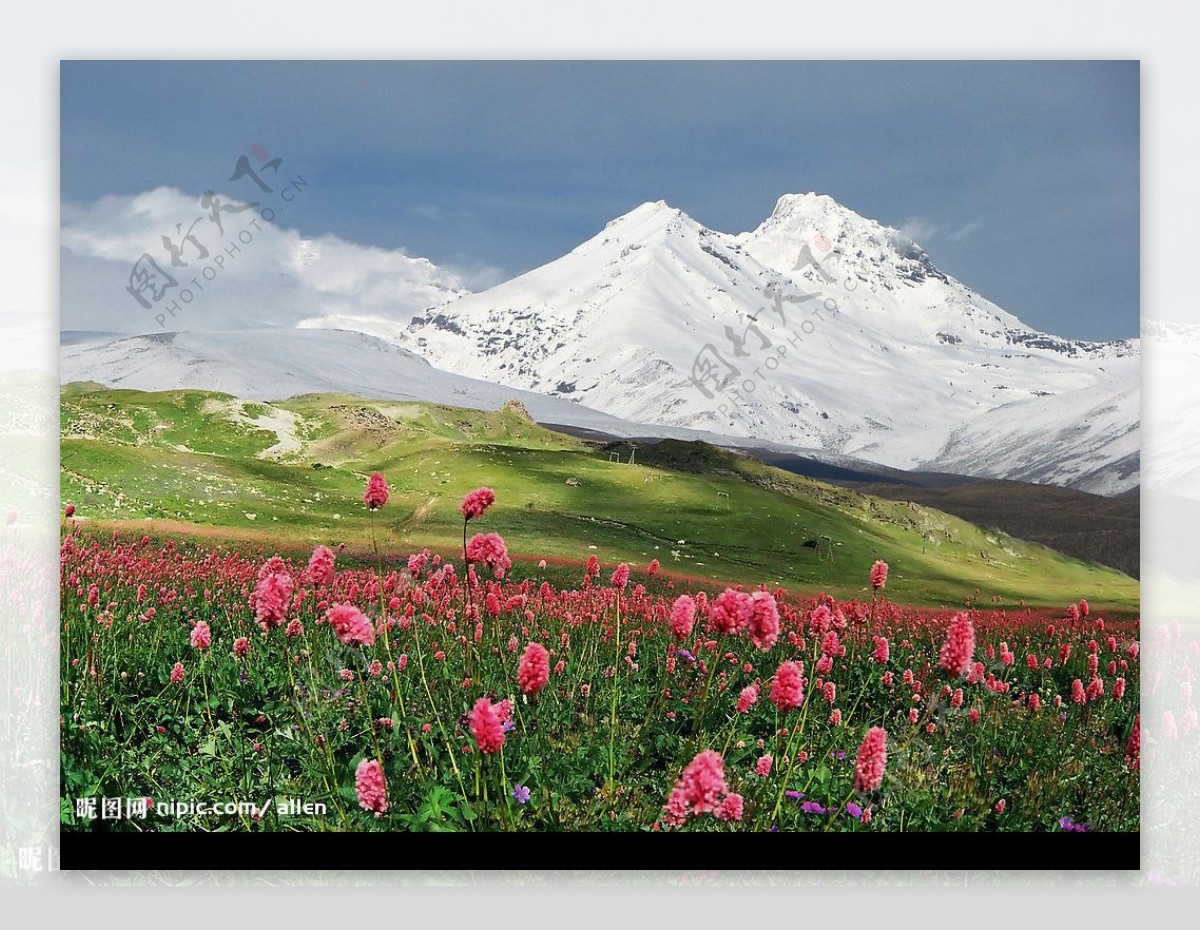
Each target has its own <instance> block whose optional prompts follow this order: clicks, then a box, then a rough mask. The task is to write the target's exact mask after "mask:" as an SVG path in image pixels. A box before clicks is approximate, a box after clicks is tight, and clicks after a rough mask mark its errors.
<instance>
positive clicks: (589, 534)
mask: <svg viewBox="0 0 1200 930" xmlns="http://www.w3.org/2000/svg"><path fill="white" fill-rule="evenodd" d="M62 437H63V438H62V495H63V500H64V502H68V501H69V502H73V503H75V504H76V506H77V507H78V508H79V511H78V512H79V516H81V517H84V518H87V519H90V520H94V521H97V522H99V523H102V524H104V525H107V524H108V523H109V522H111V521H117V522H125V521H139V522H138V524H137V525H138V526H145V525H147V521H146V518H150V522H149V524H148V525H149V526H151V527H153V528H156V529H158V530H160V531H165V530H172V531H184V530H186V531H188V532H197V533H202V534H204V535H208V536H212V537H216V538H221V539H225V540H230V541H238V540H247V541H251V540H253V541H259V542H266V543H268V544H274V545H280V546H283V545H291V546H294V547H305V546H309V545H312V544H315V543H334V544H336V543H339V542H345V543H346V544H347V545H348V546H350V547H352V548H358V549H365V548H366V547H368V546H369V545H370V538H371V537H370V527H371V525H370V521H369V519H368V514H367V512H366V510H365V508H364V507H363V505H362V493H363V489H364V486H365V482H366V479H367V477H368V475H369V474H370V473H371V472H372V471H380V472H382V473H383V474H384V475H385V476H386V477H387V479H388V482H389V484H390V485H391V488H392V497H391V500H390V501H389V503H388V505H387V507H386V508H384V509H383V510H382V511H381V512H379V514H378V515H377V519H376V530H377V532H378V533H379V538H380V543H381V544H382V545H383V546H385V547H386V548H387V550H388V551H389V552H392V553H395V554H407V553H408V552H410V551H412V550H414V549H419V548H420V547H422V546H426V545H428V546H430V547H431V548H434V549H437V550H440V551H443V552H446V553H448V554H452V553H454V552H455V551H456V550H457V547H458V546H459V545H460V544H461V538H462V521H461V517H460V516H459V514H458V509H457V507H458V502H459V500H460V499H461V497H462V495H463V494H464V493H466V492H467V491H469V490H471V489H472V488H474V487H478V486H480V485H487V486H489V487H491V488H493V489H495V491H496V497H497V503H496V505H495V507H494V508H493V509H492V510H490V511H489V512H488V515H487V517H486V519H485V520H484V521H483V522H482V523H481V524H480V526H479V528H480V529H481V530H482V529H487V530H495V531H497V532H500V533H501V534H502V535H503V536H504V537H505V540H506V541H507V543H508V545H509V548H510V550H511V551H512V552H513V553H514V555H517V556H525V557H528V558H532V559H538V558H542V557H546V558H553V557H562V558H569V559H585V558H586V557H587V556H588V555H590V554H593V553H595V554H596V555H598V556H599V557H600V558H601V560H602V561H603V562H605V563H606V564H611V563H614V562H617V561H630V562H634V563H637V564H641V565H644V564H645V563H647V562H649V561H650V560H651V559H653V558H658V559H659V560H660V561H661V563H662V566H663V568H664V570H666V571H668V572H677V573H680V574H686V575H690V576H694V577H698V578H704V579H714V580H717V581H729V582H741V583H745V584H755V583H758V582H766V583H768V584H781V585H783V586H786V587H793V588H811V589H814V590H816V589H820V590H825V591H829V592H831V593H836V594H839V595H842V596H853V595H856V594H861V593H863V592H864V590H865V585H866V573H867V569H868V568H869V567H870V565H871V563H872V562H873V561H874V560H875V559H877V558H881V559H885V560H886V561H887V562H889V563H890V565H891V568H892V572H891V575H890V578H889V583H888V592H889V594H890V595H891V596H892V597H893V598H894V599H896V600H901V601H907V602H911V603H923V604H941V603H946V604H957V603H961V601H962V599H963V597H964V596H966V595H970V594H973V593H974V592H975V591H976V589H978V591H979V598H980V602H981V603H987V602H989V599H990V598H991V597H992V596H995V595H998V596H1001V597H1003V598H1004V601H1005V603H1008V604H1013V603H1016V602H1017V601H1018V600H1019V599H1024V601H1025V602H1026V603H1028V604H1044V605H1049V606H1061V605H1063V604H1065V603H1067V602H1068V601H1070V600H1073V599H1077V598H1078V597H1080V596H1086V597H1087V598H1088V599H1089V600H1091V601H1092V602H1093V603H1096V604H1098V605H1106V606H1107V607H1109V609H1119V610H1123V611H1136V609H1137V599H1138V587H1137V583H1136V582H1135V581H1133V580H1132V579H1131V578H1129V577H1128V576H1126V575H1123V574H1120V573H1119V572H1116V571H1113V570H1111V569H1108V568H1105V567H1102V566H1099V565H1096V564H1093V563H1089V562H1084V561H1080V560H1078V559H1073V558H1068V557H1065V556H1062V555H1059V554H1058V553H1055V552H1052V551H1051V550H1049V549H1046V548H1044V547H1042V546H1039V545H1036V544H1031V543H1026V542H1021V541H1017V540H1014V539H1012V538H1010V537H1008V536H1006V535H1004V534H1003V533H1000V532H998V531H987V530H982V529H979V528H977V527H975V526H972V525H971V524H968V523H966V522H964V521H962V520H960V519H958V518H956V517H952V516H949V515H947V514H944V513H941V512H939V511H936V510H932V509H929V508H927V507H923V506H920V505H917V504H911V503H903V502H894V501H886V500H881V499H879V498H874V497H868V496H866V495H862V494H858V493H856V492H854V491H851V490H848V489H846V488H839V487H833V486H830V485H825V484H821V483H820V482H817V481H813V480H811V479H807V478H802V477H799V476H796V475H793V474H789V473H787V472H784V471H780V470H778V469H774V468H771V467H769V466H766V465H763V464H761V463H760V462H757V461H755V460H752V459H747V458H745V457H741V456H737V455H734V454H733V453H729V452H726V451H724V450H720V449H714V448H712V447H710V446H705V445H703V444H699V443H682V442H669V441H667V442H662V443H657V444H655V445H653V446H649V445H647V446H644V447H639V448H638V449H637V450H636V460H635V461H636V463H635V464H629V462H628V459H629V454H628V453H629V451H630V450H629V448H627V447H620V448H618V447H612V448H609V447H606V446H603V445H595V444H589V443H587V442H584V441H582V440H578V439H574V438H571V437H569V436H565V435H562V434H559V433H554V432H551V431H549V430H546V429H543V428H542V427H540V426H538V425H537V424H536V423H534V422H533V421H532V420H530V419H529V417H528V415H527V414H526V413H525V411H524V410H523V409H521V408H520V407H519V405H518V406H509V407H506V408H504V409H502V410H499V411H494V412H490V413H479V412H477V411H468V410H461V409H457V408H453V407H445V406H438V405H433V404H416V403H396V402H384V401H369V400H363V399H361V398H357V397H349V396H337V395H319V396H317V395H310V396H304V397H298V398H293V399H291V400H288V401H283V402H280V403H277V404H261V403H248V402H242V401H239V400H237V399H235V398H232V397H229V396H228V395H223V394H215V393H210V392H204V391H173V392H164V393H143V392H137V391H123V390H107V389H103V388H100V387H98V386H96V385H90V384H88V385H84V384H75V385H68V386H67V387H65V388H64V389H63V394H62ZM613 453H615V454H613ZM610 458H612V459H619V461H610Z"/></svg>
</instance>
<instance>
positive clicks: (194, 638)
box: [188, 620, 212, 649]
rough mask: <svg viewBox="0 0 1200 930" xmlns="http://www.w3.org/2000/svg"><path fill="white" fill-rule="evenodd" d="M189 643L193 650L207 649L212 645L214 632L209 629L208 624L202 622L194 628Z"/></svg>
mask: <svg viewBox="0 0 1200 930" xmlns="http://www.w3.org/2000/svg"><path fill="white" fill-rule="evenodd" d="M188 641H189V642H190V643H191V644H192V648H193V649H207V648H208V647H209V646H211V645H212V631H211V630H210V629H209V628H208V624H207V623H205V622H204V621H203V620H201V621H200V622H199V623H197V624H196V625H195V626H194V627H192V633H191V636H189V637H188Z"/></svg>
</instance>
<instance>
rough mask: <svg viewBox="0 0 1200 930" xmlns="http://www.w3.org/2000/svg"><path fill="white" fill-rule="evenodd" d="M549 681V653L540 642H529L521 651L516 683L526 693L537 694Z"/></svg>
mask: <svg viewBox="0 0 1200 930" xmlns="http://www.w3.org/2000/svg"><path fill="white" fill-rule="evenodd" d="M549 681H550V654H549V653H548V652H546V647H545V646H543V645H541V643H530V644H529V645H528V646H526V647H525V651H524V652H523V653H521V661H520V663H519V665H518V666H517V685H518V686H520V688H521V690H522V691H524V692H525V693H526V694H537V692H539V691H541V690H542V688H544V687H546V683H547V682H549Z"/></svg>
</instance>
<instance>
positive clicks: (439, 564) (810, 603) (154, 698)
mask: <svg viewBox="0 0 1200 930" xmlns="http://www.w3.org/2000/svg"><path fill="white" fill-rule="evenodd" d="M388 497H389V488H388V484H387V481H386V480H385V478H384V476H382V475H378V474H377V475H374V476H372V478H371V481H370V483H369V484H368V486H367V488H366V493H365V494H364V496H363V499H362V506H364V507H365V508H367V510H369V511H370V514H371V515H372V516H374V515H375V513H376V512H377V511H379V510H381V509H383V508H386V507H387V505H388ZM494 501H495V495H494V494H493V492H492V491H490V490H489V489H487V488H479V489H477V490H475V491H472V492H471V493H470V494H468V495H466V497H465V498H463V500H462V503H461V507H460V514H461V516H462V525H463V545H462V548H461V550H459V551H458V552H457V553H456V555H455V557H453V558H447V557H444V556H441V555H438V554H434V553H431V552H429V551H428V550H423V551H420V552H415V553H408V552H403V553H401V552H387V551H382V550H381V549H380V548H379V547H378V546H376V549H375V554H374V557H373V558H368V559H366V560H363V559H357V558H352V557H351V556H350V555H349V554H344V553H342V552H340V551H338V550H337V549H336V548H330V547H328V546H324V545H320V546H317V547H316V548H315V549H314V550H313V551H312V553H311V556H309V557H307V558H301V559H287V558H282V557H280V556H278V555H258V554H255V553H250V552H246V551H226V550H222V549H220V548H218V547H216V546H210V545H204V544H201V543H192V542H189V543H185V544H180V543H177V542H174V541H171V540H152V539H150V538H149V537H146V536H137V535H129V534H119V533H114V534H112V535H107V534H104V535H101V534H97V533H94V532H90V531H88V530H86V529H84V528H83V526H82V525H81V524H79V523H78V522H77V520H76V519H75V516H74V514H73V513H72V514H68V515H67V519H66V520H65V530H64V535H63V538H62V545H61V585H62V612H61V617H62V631H61V713H62V781H63V786H62V794H63V829H64V830H86V829H91V828H93V827H94V825H95V823H97V822H98V821H91V820H88V819H86V818H84V817H82V816H80V814H79V812H78V811H77V810H76V809H75V807H74V805H73V802H72V799H74V798H78V797H89V796H91V797H105V798H123V799H126V801H127V803H128V804H129V806H130V807H133V808H135V809H136V810H137V811H138V814H137V816H134V817H123V818H120V819H113V820H111V821H109V822H108V823H107V824H106V826H107V827H108V828H109V829H118V830H119V829H140V830H183V831H191V830H304V831H315V830H348V831H367V830H382V831H451V830H461V831H501V830H520V831H556V830H562V831H598V830H613V831H650V832H655V831H680V830H689V831H690V830H696V831H744V830H753V831H771V830H779V831H863V832H869V831H889V832H890V831H931V830H959V831H1070V832H1083V831H1089V830H1095V831H1133V830H1137V829H1138V825H1139V821H1138V817H1139V812H1138V803H1137V799H1138V789H1139V784H1138V782H1139V754H1140V730H1139V727H1140V718H1139V703H1138V702H1139V691H1138V680H1139V624H1138V621H1136V620H1130V619H1107V620H1106V619H1104V618H1102V617H1100V616H1097V615H1096V612H1095V611H1092V610H1090V609H1089V607H1088V605H1087V602H1086V601H1085V600H1081V601H1079V602H1078V603H1072V604H1070V605H1068V606H1065V608H1064V610H1062V611H1046V610H1036V611H1035V610H1031V609H1022V610H1019V611H1018V610H1015V609H1009V610H1002V609H999V608H998V607H995V606H993V607H990V608H989V607H987V606H981V605H979V604H978V603H976V602H975V600H974V598H973V597H967V598H966V600H965V601H964V602H963V603H960V604H959V605H958V606H957V607H956V608H954V609H933V608H927V607H920V608H917V607H909V606H902V605H899V604H896V603H893V602H892V601H890V600H889V599H888V596H887V595H888V587H887V584H888V581H887V577H888V566H887V565H886V564H885V563H884V562H882V561H878V562H876V563H875V564H874V565H870V564H865V565H863V566H862V574H863V581H864V583H865V584H869V591H870V592H871V594H870V595H869V596H868V597H864V598H861V599H853V600H847V599H835V598H833V597H831V596H827V595H813V594H799V593H796V592H791V591H786V590H784V589H781V588H774V589H766V588H763V587H762V586H759V585H757V584H754V583H753V582H752V581H750V580H748V581H747V583H746V584H745V585H743V586H734V587H727V586H725V585H724V584H718V585H714V584H713V583H712V582H710V581H699V580H696V581H693V580H692V579H689V578H687V577H685V576H681V575H671V574H669V573H668V572H666V571H663V570H662V569H661V568H660V566H659V563H658V561H657V560H655V561H652V562H650V563H649V564H646V565H631V564H628V563H618V564H601V563H600V561H599V559H598V558H597V557H596V556H595V555H593V556H591V557H586V553H584V556H585V557H581V558H580V560H579V561H578V562H577V563H569V564H565V565H564V564H563V560H561V559H560V560H556V561H555V564H554V565H547V562H546V561H545V560H542V561H539V562H534V561H533V560H527V559H515V558H514V557H513V556H512V555H510V553H509V551H508V541H506V539H505V537H504V529H505V528H504V527H503V526H498V525H492V523H493V522H494V521H493V520H490V519H489V516H490V514H489V510H490V508H491V507H492V505H493V503H494ZM535 548H536V545H535V544H534V543H532V542H531V541H528V540H523V541H522V546H521V549H522V551H524V552H529V551H531V550H533V549H535ZM967 593H968V592H964V595H966V594H967ZM1086 593H1087V592H1080V594H1084V595H1086ZM279 798H292V799H300V800H302V801H303V802H304V803H305V804H308V805H315V804H319V805H320V810H319V811H317V812H313V810H312V809H311V808H309V809H301V810H294V809H291V808H289V807H287V806H285V805H283V804H280V803H278V802H277V801H276V800H275V799H279ZM180 799H186V800H189V801H190V800H213V801H216V800H222V801H249V802H253V803H252V804H250V805H248V806H247V807H246V808H245V809H243V810H239V811H237V812H236V813H231V814H228V815H224V814H221V815H218V814H213V813H200V812H191V811H186V812H184V813H182V814H172V815H171V816H157V815H156V814H155V808H156V807H158V808H160V809H161V808H162V807H163V805H164V804H166V803H171V802H175V801H178V800H180ZM132 802H137V803H136V804H134V803H132ZM268 802H270V803H268ZM301 807H303V805H301ZM127 809H128V808H127Z"/></svg>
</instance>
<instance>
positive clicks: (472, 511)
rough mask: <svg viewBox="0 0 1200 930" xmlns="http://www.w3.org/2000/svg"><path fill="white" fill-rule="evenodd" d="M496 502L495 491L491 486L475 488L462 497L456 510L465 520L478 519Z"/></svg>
mask: <svg viewBox="0 0 1200 930" xmlns="http://www.w3.org/2000/svg"><path fill="white" fill-rule="evenodd" d="M495 502H496V493H495V492H494V491H493V490H492V489H491V488H476V489H475V490H474V491H472V492H471V493H470V494H468V495H467V496H466V497H464V498H463V499H462V503H461V504H459V505H458V512H459V513H461V514H462V515H463V519H465V520H478V519H479V518H480V517H482V516H483V514H484V512H485V511H486V510H487V509H488V508H489V507H491V506H492V504H494V503H495Z"/></svg>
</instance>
